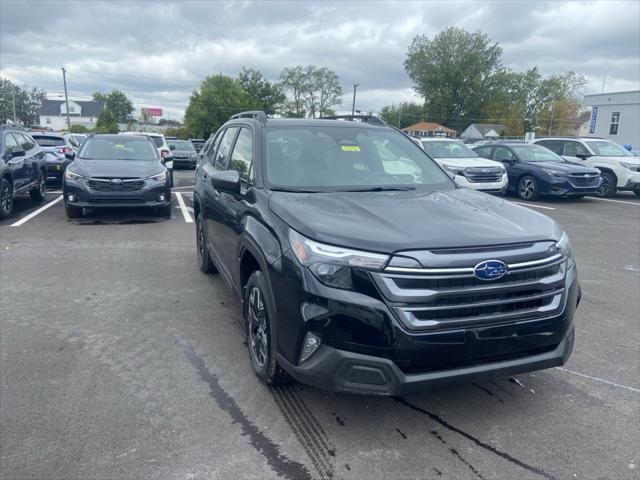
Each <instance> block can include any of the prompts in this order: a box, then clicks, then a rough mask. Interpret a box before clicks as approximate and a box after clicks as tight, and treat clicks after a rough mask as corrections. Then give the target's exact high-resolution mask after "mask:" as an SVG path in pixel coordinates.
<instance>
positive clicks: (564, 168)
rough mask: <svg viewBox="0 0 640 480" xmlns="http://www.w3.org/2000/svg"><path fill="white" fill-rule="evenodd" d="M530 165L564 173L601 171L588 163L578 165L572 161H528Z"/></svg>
mask: <svg viewBox="0 0 640 480" xmlns="http://www.w3.org/2000/svg"><path fill="white" fill-rule="evenodd" d="M528 164H529V165H535V166H538V167H540V168H544V169H547V170H553V171H554V172H563V173H567V174H569V173H599V171H598V170H597V169H595V168H593V167H589V166H587V165H578V164H575V163H572V162H528Z"/></svg>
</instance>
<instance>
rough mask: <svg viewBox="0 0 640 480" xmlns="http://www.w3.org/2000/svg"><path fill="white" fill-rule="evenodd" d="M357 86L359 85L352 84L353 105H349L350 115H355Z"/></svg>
mask: <svg viewBox="0 0 640 480" xmlns="http://www.w3.org/2000/svg"><path fill="white" fill-rule="evenodd" d="M359 86H360V84H359V83H354V84H353V103H352V104H351V115H355V114H356V88H358V87H359Z"/></svg>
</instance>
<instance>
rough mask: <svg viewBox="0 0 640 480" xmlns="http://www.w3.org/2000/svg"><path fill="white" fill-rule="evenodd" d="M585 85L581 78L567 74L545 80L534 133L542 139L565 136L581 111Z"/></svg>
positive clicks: (573, 125)
mask: <svg viewBox="0 0 640 480" xmlns="http://www.w3.org/2000/svg"><path fill="white" fill-rule="evenodd" d="M586 84H587V79H586V77H585V76H584V75H582V74H579V73H576V72H573V71H569V72H565V73H560V74H554V75H551V76H550V77H548V78H545V79H544V80H543V81H542V82H541V84H540V88H539V93H538V95H539V97H540V103H541V108H540V111H539V113H538V115H537V125H536V126H537V127H538V128H537V129H536V132H537V133H539V134H543V135H548V134H551V135H568V134H571V133H574V132H573V130H574V127H575V124H576V122H577V121H578V119H579V117H580V110H581V108H582V102H581V99H582V91H583V89H584V86H585V85H586Z"/></svg>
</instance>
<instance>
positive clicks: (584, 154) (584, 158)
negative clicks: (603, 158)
mask: <svg viewBox="0 0 640 480" xmlns="http://www.w3.org/2000/svg"><path fill="white" fill-rule="evenodd" d="M590 156H591V155H587V154H586V153H576V158H579V159H580V160H586V159H587V158H589V157H590Z"/></svg>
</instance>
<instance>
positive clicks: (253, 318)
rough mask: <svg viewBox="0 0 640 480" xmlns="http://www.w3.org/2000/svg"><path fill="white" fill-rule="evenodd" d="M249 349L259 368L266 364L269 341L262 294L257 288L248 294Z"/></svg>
mask: <svg viewBox="0 0 640 480" xmlns="http://www.w3.org/2000/svg"><path fill="white" fill-rule="evenodd" d="M248 310H249V312H248V313H249V343H250V345H249V348H250V349H251V356H252V357H253V359H254V360H255V362H256V363H257V364H258V366H259V367H261V368H262V367H264V366H265V365H266V364H267V356H268V351H269V350H268V348H269V343H268V342H269V340H268V337H267V328H268V326H267V311H266V309H265V306H264V302H263V300H262V293H261V292H260V289H259V288H257V287H253V288H252V289H251V293H250V294H249V309H248Z"/></svg>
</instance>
